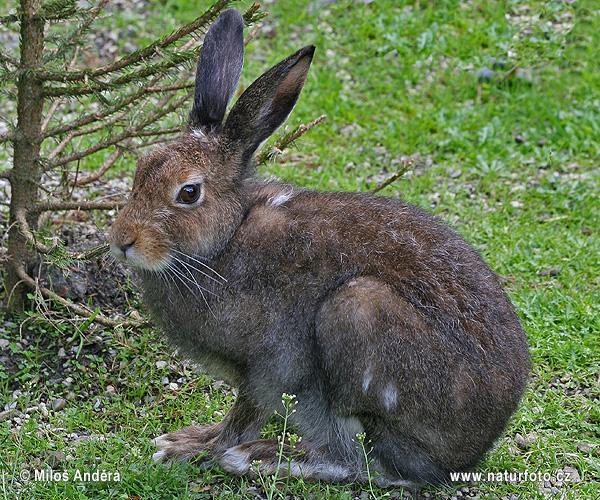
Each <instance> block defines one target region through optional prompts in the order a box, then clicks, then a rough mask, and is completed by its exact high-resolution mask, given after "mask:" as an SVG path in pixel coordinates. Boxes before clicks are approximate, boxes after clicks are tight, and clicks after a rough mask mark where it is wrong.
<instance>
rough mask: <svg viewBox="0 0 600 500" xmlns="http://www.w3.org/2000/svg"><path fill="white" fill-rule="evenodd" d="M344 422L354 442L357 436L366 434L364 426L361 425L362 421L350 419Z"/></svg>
mask: <svg viewBox="0 0 600 500" xmlns="http://www.w3.org/2000/svg"><path fill="white" fill-rule="evenodd" d="M343 422H344V428H345V429H346V432H347V433H348V435H349V436H350V437H351V438H352V440H354V437H355V436H356V435H357V434H360V433H362V432H365V428H364V427H363V424H361V422H360V420H358V418H355V417H348V418H345V419H344V420H343Z"/></svg>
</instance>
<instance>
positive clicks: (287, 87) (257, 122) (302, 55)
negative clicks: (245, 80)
mask: <svg viewBox="0 0 600 500" xmlns="http://www.w3.org/2000/svg"><path fill="white" fill-rule="evenodd" d="M314 52H315V47H314V46H313V45H309V46H307V47H304V48H303V49H300V50H299V51H298V52H296V53H295V54H292V55H291V56H290V57H288V58H287V59H284V60H283V61H281V62H280V63H279V64H277V65H275V66H273V67H272V68H271V69H270V70H269V71H267V72H266V73H265V74H263V75H262V76H261V77H259V78H258V79H257V80H256V81H255V82H254V83H253V84H252V85H250V87H248V88H247V89H246V91H245V92H244V93H243V94H242V96H241V97H240V98H239V99H238V101H237V102H236V103H235V105H234V106H233V108H232V110H231V112H230V113H229V116H228V117H227V120H226V121H225V128H224V132H225V134H226V135H227V137H229V139H230V140H231V141H232V142H233V143H234V144H235V145H236V147H239V148H240V150H241V153H242V159H243V161H244V162H246V161H248V160H250V158H251V157H252V155H253V154H254V152H255V151H256V150H257V149H258V147H259V146H260V145H261V144H262V143H263V142H264V141H265V140H266V139H267V138H268V137H269V136H270V135H271V134H272V133H273V132H275V130H277V129H278V128H279V127H280V126H281V125H282V124H283V122H285V120H286V119H287V117H288V116H289V114H290V113H291V112H292V109H293V108H294V106H295V105H296V101H297V100H298V97H299V96H300V92H301V91H302V87H303V86H304V81H305V80H306V76H307V75H308V70H309V68H310V63H311V61H312V58H313V54H314Z"/></svg>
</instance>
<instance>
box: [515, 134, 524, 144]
mask: <svg viewBox="0 0 600 500" xmlns="http://www.w3.org/2000/svg"><path fill="white" fill-rule="evenodd" d="M515 142H516V143H517V144H523V143H524V142H525V138H524V137H523V136H522V135H516V136H515Z"/></svg>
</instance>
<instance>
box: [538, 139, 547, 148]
mask: <svg viewBox="0 0 600 500" xmlns="http://www.w3.org/2000/svg"><path fill="white" fill-rule="evenodd" d="M546 142H548V141H547V140H546V139H540V140H539V141H538V142H537V145H538V146H540V147H542V146H543V145H544V144H546Z"/></svg>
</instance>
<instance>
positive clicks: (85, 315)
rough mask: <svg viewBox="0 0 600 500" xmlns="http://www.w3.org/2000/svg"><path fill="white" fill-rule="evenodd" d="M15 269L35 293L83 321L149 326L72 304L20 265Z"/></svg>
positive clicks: (115, 326) (108, 325)
mask: <svg viewBox="0 0 600 500" xmlns="http://www.w3.org/2000/svg"><path fill="white" fill-rule="evenodd" d="M16 271H17V275H18V276H19V278H20V279H21V281H22V282H23V283H25V284H26V285H27V286H29V287H30V288H31V289H33V290H35V292H36V293H38V294H39V295H41V296H42V297H44V298H45V299H48V300H53V301H55V302H58V303H59V304H61V305H62V306H64V307H65V308H66V309H68V310H69V311H71V312H72V313H74V314H77V315H78V316H81V317H82V319H83V320H84V321H89V320H90V319H92V320H93V321H94V322H96V323H99V324H101V325H103V326H106V327H109V328H117V327H125V326H128V327H131V328H144V327H148V326H150V322H148V321H135V320H127V321H115V320H113V319H109V318H107V317H106V316H104V315H102V314H99V313H98V312H97V311H93V310H92V309H90V308H89V307H87V306H81V305H77V304H74V303H73V302H71V301H70V300H68V299H65V298H64V297H61V296H60V295H58V294H57V293H56V292H53V291H52V290H50V289H49V288H46V287H44V286H42V285H40V283H39V282H38V280H36V279H34V278H32V277H31V276H29V274H27V272H26V271H25V269H23V267H22V266H17V268H16Z"/></svg>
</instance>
